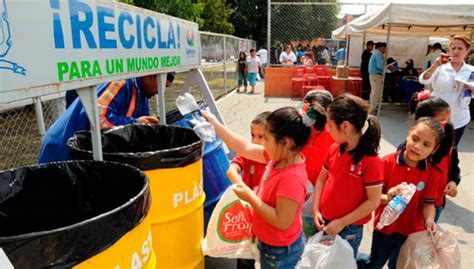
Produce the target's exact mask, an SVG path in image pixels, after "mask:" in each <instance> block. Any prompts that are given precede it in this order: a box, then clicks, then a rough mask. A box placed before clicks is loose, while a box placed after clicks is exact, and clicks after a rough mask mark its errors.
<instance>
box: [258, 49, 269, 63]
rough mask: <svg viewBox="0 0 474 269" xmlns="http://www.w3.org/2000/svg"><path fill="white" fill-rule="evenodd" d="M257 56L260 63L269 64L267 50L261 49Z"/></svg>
mask: <svg viewBox="0 0 474 269" xmlns="http://www.w3.org/2000/svg"><path fill="white" fill-rule="evenodd" d="M257 56H258V57H260V61H261V62H262V64H266V63H267V62H268V52H267V50H266V49H264V48H261V49H259V50H258V51H257Z"/></svg>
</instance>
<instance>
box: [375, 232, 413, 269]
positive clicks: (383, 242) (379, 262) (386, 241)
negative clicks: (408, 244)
mask: <svg viewBox="0 0 474 269" xmlns="http://www.w3.org/2000/svg"><path fill="white" fill-rule="evenodd" d="M405 240H407V237H406V236H404V235H401V234H398V233H393V234H390V235H386V234H383V233H381V232H378V231H376V230H374V233H373V236H372V247H371V249H370V252H371V253H370V264H369V268H370V269H382V268H383V266H384V265H385V263H386V262H387V261H388V268H389V269H395V268H396V267H397V259H398V254H399V253H400V248H401V247H402V245H403V243H405Z"/></svg>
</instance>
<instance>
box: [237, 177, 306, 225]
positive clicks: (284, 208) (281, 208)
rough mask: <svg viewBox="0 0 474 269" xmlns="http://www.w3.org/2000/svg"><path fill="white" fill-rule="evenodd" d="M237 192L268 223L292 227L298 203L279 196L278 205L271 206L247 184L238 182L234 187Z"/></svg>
mask: <svg viewBox="0 0 474 269" xmlns="http://www.w3.org/2000/svg"><path fill="white" fill-rule="evenodd" d="M234 191H235V194H236V195H237V196H238V197H239V198H240V199H242V200H244V201H247V202H248V203H249V204H250V205H251V206H252V207H253V208H254V210H255V211H256V212H257V214H258V215H260V216H261V217H262V218H263V219H264V220H265V221H266V222H267V223H268V224H270V225H272V226H273V227H275V228H277V229H279V230H286V229H288V228H290V226H291V224H293V220H294V219H295V216H296V212H297V211H298V203H297V202H295V201H293V200H291V199H288V198H285V197H281V196H278V197H277V202H276V207H273V206H270V205H268V204H266V203H265V202H263V201H262V199H260V197H258V196H257V194H255V192H253V191H252V190H251V189H250V188H249V187H247V186H246V185H245V184H237V185H235V187H234Z"/></svg>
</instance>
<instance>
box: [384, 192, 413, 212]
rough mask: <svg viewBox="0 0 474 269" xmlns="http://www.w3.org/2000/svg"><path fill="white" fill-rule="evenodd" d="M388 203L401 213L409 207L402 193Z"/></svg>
mask: <svg viewBox="0 0 474 269" xmlns="http://www.w3.org/2000/svg"><path fill="white" fill-rule="evenodd" d="M388 205H389V206H390V207H392V208H393V209H395V211H397V212H398V213H399V214H401V213H402V212H403V210H405V208H406V207H407V205H408V203H407V202H406V201H405V200H404V199H403V198H402V197H401V196H400V195H397V196H395V197H394V198H393V199H392V200H391V201H390V203H388Z"/></svg>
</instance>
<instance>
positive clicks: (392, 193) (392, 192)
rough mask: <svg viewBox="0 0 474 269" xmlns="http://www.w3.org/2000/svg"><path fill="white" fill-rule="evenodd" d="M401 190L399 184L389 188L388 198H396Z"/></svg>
mask: <svg viewBox="0 0 474 269" xmlns="http://www.w3.org/2000/svg"><path fill="white" fill-rule="evenodd" d="M402 190H403V187H402V184H399V185H397V186H395V187H393V188H391V189H390V190H388V192H387V194H388V195H389V196H390V197H392V198H393V197H395V196H397V195H398V194H400V193H401V192H402Z"/></svg>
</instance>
